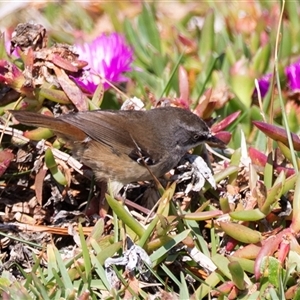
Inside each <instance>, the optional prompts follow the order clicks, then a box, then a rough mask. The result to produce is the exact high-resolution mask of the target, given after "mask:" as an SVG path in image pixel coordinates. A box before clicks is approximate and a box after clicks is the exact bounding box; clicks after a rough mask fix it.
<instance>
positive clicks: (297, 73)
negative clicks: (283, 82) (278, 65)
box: [285, 60, 300, 92]
mask: <svg viewBox="0 0 300 300" xmlns="http://www.w3.org/2000/svg"><path fill="white" fill-rule="evenodd" d="M285 75H286V77H287V82H288V85H289V88H290V90H291V91H293V92H295V91H299V90H300V60H298V61H297V62H295V63H294V64H292V65H290V66H288V67H286V68H285Z"/></svg>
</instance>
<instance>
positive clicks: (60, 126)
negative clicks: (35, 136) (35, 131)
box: [9, 110, 86, 141]
mask: <svg viewBox="0 0 300 300" xmlns="http://www.w3.org/2000/svg"><path fill="white" fill-rule="evenodd" d="M9 112H10V113H11V114H12V115H13V116H14V117H15V118H16V119H17V120H18V121H19V122H20V123H22V124H25V125H29V126H34V127H44V128H49V129H51V130H53V131H54V132H55V133H57V134H59V135H62V136H63V137H66V138H68V139H71V140H73V141H82V140H84V139H85V138H86V134H85V133H84V132H83V131H82V130H80V129H79V128H77V127H75V126H73V125H71V124H68V123H66V122H65V121H64V120H63V117H60V118H53V117H50V116H46V115H42V114H38V113H34V112H30V111H22V110H21V111H20V110H9Z"/></svg>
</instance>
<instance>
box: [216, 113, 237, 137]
mask: <svg viewBox="0 0 300 300" xmlns="http://www.w3.org/2000/svg"><path fill="white" fill-rule="evenodd" d="M240 114H241V111H240V110H239V111H237V112H234V113H232V114H231V115H229V116H228V117H226V118H225V119H223V120H222V121H220V122H218V123H217V124H214V125H213V126H212V127H211V131H212V132H219V131H221V130H224V129H225V128H226V127H227V126H229V125H230V124H232V122H234V121H235V120H236V119H237V118H238V116H239V115H240Z"/></svg>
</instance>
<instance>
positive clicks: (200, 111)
mask: <svg viewBox="0 0 300 300" xmlns="http://www.w3.org/2000/svg"><path fill="white" fill-rule="evenodd" d="M211 95H212V88H209V89H208V90H206V91H205V92H204V94H203V95H202V96H201V99H200V102H199V104H198V105H197V106H196V108H195V111H194V113H195V114H196V115H197V116H199V117H200V118H203V115H204V111H205V109H206V107H207V105H208V103H209V100H210V98H211Z"/></svg>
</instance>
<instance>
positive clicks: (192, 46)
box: [178, 33, 197, 52]
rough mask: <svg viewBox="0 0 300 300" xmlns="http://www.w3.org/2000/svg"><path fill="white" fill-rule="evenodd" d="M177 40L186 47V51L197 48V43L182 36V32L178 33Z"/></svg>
mask: <svg viewBox="0 0 300 300" xmlns="http://www.w3.org/2000/svg"><path fill="white" fill-rule="evenodd" d="M178 40H179V41H180V42H181V44H182V45H183V46H185V47H187V48H188V52H191V51H196V49H197V44H196V42H195V40H194V39H189V38H187V37H185V36H183V35H182V34H180V33H179V34H178Z"/></svg>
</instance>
